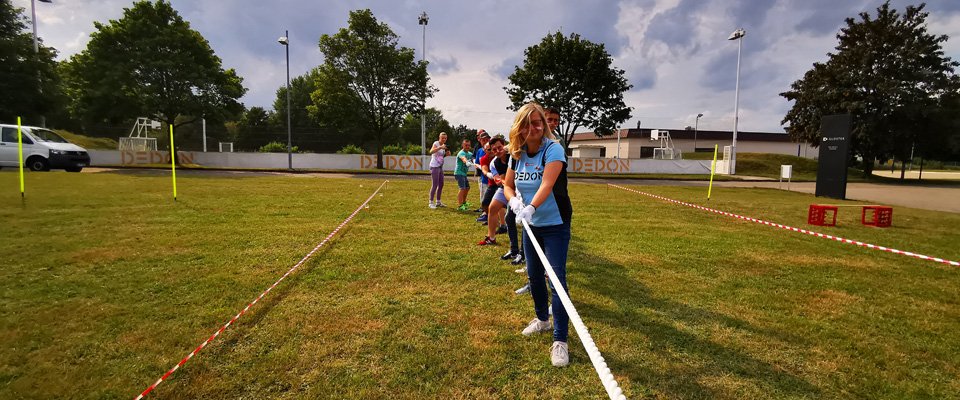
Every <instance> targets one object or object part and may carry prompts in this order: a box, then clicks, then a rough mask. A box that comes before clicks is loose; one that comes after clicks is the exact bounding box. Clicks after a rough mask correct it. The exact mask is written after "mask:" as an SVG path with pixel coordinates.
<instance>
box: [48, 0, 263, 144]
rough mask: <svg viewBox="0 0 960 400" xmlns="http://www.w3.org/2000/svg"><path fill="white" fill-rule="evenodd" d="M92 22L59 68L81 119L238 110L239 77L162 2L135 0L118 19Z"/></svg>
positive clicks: (179, 121)
mask: <svg viewBox="0 0 960 400" xmlns="http://www.w3.org/2000/svg"><path fill="white" fill-rule="evenodd" d="M94 26H95V27H96V30H97V31H96V32H94V33H93V34H91V35H90V42H89V43H88V44H87V48H86V50H84V51H83V52H81V53H79V54H76V55H74V56H73V57H72V58H71V59H70V61H69V63H68V64H67V65H66V67H65V68H64V69H65V70H66V75H67V77H66V78H65V80H66V81H67V82H68V84H67V87H68V89H67V90H68V94H69V95H70V97H71V98H72V100H73V104H72V110H71V111H72V112H73V113H74V114H75V115H76V116H78V117H80V118H81V119H82V120H85V121H88V122H94V121H96V122H99V121H108V122H114V123H116V122H121V121H130V120H132V119H135V118H137V117H141V116H145V117H150V118H153V119H156V120H159V121H163V122H165V123H167V124H168V125H173V126H178V125H183V124H188V123H192V122H195V121H197V120H199V119H200V118H204V117H205V118H207V119H213V120H218V121H224V120H227V119H231V118H235V117H236V115H237V114H239V113H240V112H242V111H243V105H242V104H240V103H239V101H238V99H239V98H240V97H241V96H243V94H244V93H245V92H246V89H244V87H243V85H242V79H241V78H240V77H239V76H237V74H236V72H235V71H234V70H233V69H227V70H224V69H223V67H222V65H221V60H220V58H219V57H217V55H216V54H214V52H213V49H212V48H210V44H209V43H208V42H207V40H206V39H204V38H203V36H202V35H200V33H199V32H197V31H195V30H193V29H191V28H190V23H189V22H186V21H184V20H183V18H182V17H181V16H180V15H179V13H177V11H176V10H174V9H173V7H172V6H171V5H170V3H169V2H167V1H164V0H159V1H157V2H150V1H145V0H144V1H138V2H136V3H134V4H133V6H132V7H130V8H125V9H124V11H123V17H122V18H120V19H119V20H111V21H110V22H109V23H107V24H103V23H99V22H97V23H94ZM178 117H180V118H178Z"/></svg>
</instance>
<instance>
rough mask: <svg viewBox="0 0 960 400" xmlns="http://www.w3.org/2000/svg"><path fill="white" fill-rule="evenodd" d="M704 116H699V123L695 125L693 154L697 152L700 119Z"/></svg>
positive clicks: (701, 114) (700, 114)
mask: <svg viewBox="0 0 960 400" xmlns="http://www.w3.org/2000/svg"><path fill="white" fill-rule="evenodd" d="M702 116H703V113H699V114H697V122H695V123H694V124H693V152H694V153H696V152H697V133H699V132H700V117H702Z"/></svg>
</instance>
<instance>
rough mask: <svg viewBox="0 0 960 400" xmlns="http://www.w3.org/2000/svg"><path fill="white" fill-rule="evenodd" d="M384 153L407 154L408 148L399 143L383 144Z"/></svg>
mask: <svg viewBox="0 0 960 400" xmlns="http://www.w3.org/2000/svg"><path fill="white" fill-rule="evenodd" d="M383 154H394V155H403V154H406V150H404V149H403V146H400V145H399V144H388V145H386V146H383Z"/></svg>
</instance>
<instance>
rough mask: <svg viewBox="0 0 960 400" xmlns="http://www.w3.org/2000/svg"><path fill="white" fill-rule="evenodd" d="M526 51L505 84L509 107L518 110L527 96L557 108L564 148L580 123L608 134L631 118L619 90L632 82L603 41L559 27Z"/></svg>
mask: <svg viewBox="0 0 960 400" xmlns="http://www.w3.org/2000/svg"><path fill="white" fill-rule="evenodd" d="M524 55H525V59H524V61H523V67H515V68H514V71H513V74H511V75H510V77H509V80H510V84H511V85H512V86H509V87H505V88H504V90H506V91H507V95H509V96H510V102H511V103H512V106H511V107H510V109H511V110H514V111H516V110H518V109H519V108H520V107H521V106H523V104H525V103H527V102H529V101H536V102H538V103H540V104H542V105H543V106H545V107H553V108H556V109H557V110H558V111H560V114H561V120H562V122H561V123H560V126H559V127H558V128H557V129H558V131H559V132H557V133H558V134H559V136H560V139H561V140H562V143H563V146H564V148H566V149H567V150H569V146H570V139H571V138H572V137H573V134H574V133H576V131H577V129H579V128H580V127H589V128H592V129H593V131H594V132H595V133H596V134H597V135H598V136H601V135H609V134H612V133H613V130H614V129H616V127H617V126H618V125H619V124H621V123H623V122H624V121H626V120H628V119H630V108H629V107H627V106H626V104H624V102H623V93H624V92H626V91H628V90H630V88H632V87H633V85H630V84H628V83H627V79H626V78H625V77H624V71H623V70H621V69H618V68H616V67H613V65H612V64H613V59H612V57H611V56H610V54H609V53H607V50H606V49H605V48H604V45H603V44H596V43H593V42H590V41H589V40H584V39H581V38H580V35H578V34H576V33H572V34H570V37H564V36H563V35H562V34H560V33H559V32H557V33H554V34H552V35H548V36H547V37H545V38H543V40H542V41H541V42H540V44H538V45H535V46H531V47H528V48H527V49H526V50H525V51H524Z"/></svg>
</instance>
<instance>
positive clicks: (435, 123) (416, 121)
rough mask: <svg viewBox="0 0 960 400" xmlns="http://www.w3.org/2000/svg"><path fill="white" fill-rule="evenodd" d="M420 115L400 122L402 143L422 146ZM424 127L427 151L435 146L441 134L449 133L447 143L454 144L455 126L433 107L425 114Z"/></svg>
mask: <svg viewBox="0 0 960 400" xmlns="http://www.w3.org/2000/svg"><path fill="white" fill-rule="evenodd" d="M420 115H421V114H420V113H417V114H407V115H405V116H404V117H403V121H401V122H400V127H399V128H398V130H399V134H400V137H399V139H400V141H402V142H406V143H414V144H418V145H419V144H420V131H421V123H420ZM423 115H424V117H425V118H424V120H423V124H422V125H423V127H425V128H426V130H425V131H426V142H427V143H426V145H427V149H428V150H429V149H430V145H431V144H433V142H434V141H435V140H437V138H438V137H440V132H447V134H448V135H447V136H448V138H447V143H453V141H452V140H453V139H456V138H455V137H454V132H453V126H452V125H450V121H447V119H446V118H444V117H443V113H442V112H441V111H440V110H438V109H436V108H433V107H430V108H427V109H426V112H424V113H423Z"/></svg>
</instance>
